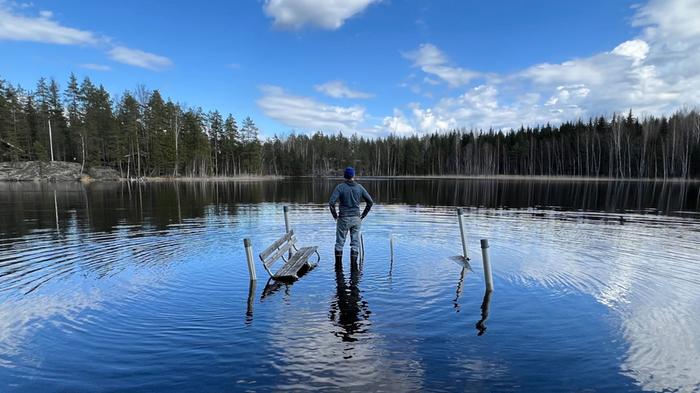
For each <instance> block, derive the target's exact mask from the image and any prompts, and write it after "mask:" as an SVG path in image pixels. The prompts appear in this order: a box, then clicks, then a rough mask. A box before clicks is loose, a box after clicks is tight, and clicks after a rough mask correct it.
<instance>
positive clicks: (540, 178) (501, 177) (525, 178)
mask: <svg viewBox="0 0 700 393" xmlns="http://www.w3.org/2000/svg"><path fill="white" fill-rule="evenodd" d="M328 178H333V179H340V178H341V177H339V176H328ZM358 179H361V180H516V181H567V182H644V183H649V182H655V183H698V182H700V179H683V178H677V177H674V178H666V179H664V178H616V177H590V176H542V175H535V176H527V175H425V176H423V175H410V176H358Z"/></svg>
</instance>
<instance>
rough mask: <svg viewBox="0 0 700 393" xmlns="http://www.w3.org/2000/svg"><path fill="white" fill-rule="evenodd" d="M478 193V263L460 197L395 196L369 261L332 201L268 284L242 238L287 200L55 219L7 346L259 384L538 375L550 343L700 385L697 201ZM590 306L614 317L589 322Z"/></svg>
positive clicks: (419, 385)
mask: <svg viewBox="0 0 700 393" xmlns="http://www.w3.org/2000/svg"><path fill="white" fill-rule="evenodd" d="M465 212H466V213H465V224H466V225H465V229H466V233H467V236H468V239H469V251H470V257H471V261H470V269H465V270H462V265H461V264H459V263H455V261H454V256H455V255H456V254H459V253H460V252H461V245H460V241H459V230H458V227H457V222H456V217H455V214H454V209H453V208H442V207H416V206H403V205H393V206H377V208H376V209H375V210H374V211H373V214H372V216H370V218H369V219H368V220H366V222H365V223H364V235H365V242H366V247H367V260H366V261H365V262H364V265H363V267H362V269H361V270H360V271H354V270H353V269H351V268H350V267H349V266H348V263H347V256H346V262H345V265H344V268H343V270H342V271H340V270H336V269H335V267H334V265H333V261H332V257H331V256H332V243H333V238H334V228H333V225H332V221H330V219H329V218H328V215H327V210H326V208H325V206H323V205H297V206H293V208H292V209H291V214H290V218H291V221H292V223H293V226H294V228H295V231H296V232H297V233H299V234H300V236H299V238H300V242H301V243H303V244H319V245H321V249H320V252H321V254H322V255H323V256H324V258H323V259H322V261H321V264H320V265H319V267H318V268H317V269H315V270H313V271H311V272H310V273H309V274H308V276H307V277H304V278H303V279H302V280H300V281H299V282H297V283H295V284H294V285H289V286H285V285H280V286H276V287H270V288H266V285H265V282H264V278H265V277H262V275H264V274H265V273H264V272H263V271H262V270H260V269H259V270H258V276H259V282H258V283H257V284H256V285H255V287H254V290H253V291H252V294H253V297H252V298H251V299H248V292H249V286H248V273H247V270H246V265H245V262H244V261H245V260H244V256H243V251H242V239H243V237H250V238H251V239H252V241H253V245H254V248H255V252H259V251H260V250H261V249H262V248H263V246H264V245H266V244H269V243H271V242H272V241H274V240H275V239H276V238H277V237H278V236H279V235H280V234H281V232H282V231H283V228H284V221H283V218H282V215H281V214H280V208H279V206H278V205H276V204H260V205H241V206H238V209H237V211H236V214H228V213H227V214H221V213H216V212H213V211H212V212H210V214H208V215H207V216H206V217H203V218H199V219H190V220H185V221H183V222H181V223H176V224H172V225H168V226H167V227H165V228H155V227H149V226H146V225H143V226H139V225H123V226H117V227H115V228H114V230H112V231H110V232H90V231H85V230H84V229H82V228H79V227H78V226H76V227H75V228H72V229H71V230H68V231H67V232H66V234H65V235H64V236H57V235H56V233H55V232H54V231H47V230H37V231H35V232H33V233H31V234H28V235H26V236H23V237H19V238H13V239H5V240H3V241H2V242H0V296H2V297H3V302H2V304H1V305H0V316H2V318H0V343H2V344H0V364H2V365H4V366H8V367H14V368H15V370H16V371H15V372H12V373H11V374H12V375H14V376H17V375H20V377H19V378H20V380H23V379H21V378H22V377H21V376H25V377H27V378H29V377H30V376H38V375H44V377H46V378H53V381H54V382H56V383H57V384H58V386H71V381H75V380H80V377H79V376H78V373H77V371H65V370H64V372H63V373H61V372H60V370H62V368H61V364H69V365H73V366H76V370H77V367H78V366H84V365H87V364H90V365H93V367H92V368H91V370H90V371H89V372H88V374H87V376H83V378H86V379H88V380H94V381H108V382H105V385H104V386H106V388H107V389H109V388H110V387H111V388H115V387H120V388H125V389H128V388H148V387H154V386H173V387H175V388H176V387H177V386H186V383H187V381H188V379H187V378H188V377H189V378H192V377H193V376H197V377H198V378H199V379H200V380H202V381H213V383H214V384H213V385H212V386H224V385H223V383H222V381H224V380H226V381H228V382H229V383H230V382H231V380H233V381H238V384H239V385H240V386H248V387H250V388H251V389H254V390H255V389H260V390H265V389H266V388H267V389H278V390H279V389H282V390H300V389H307V388H317V389H320V388H331V389H332V388H337V389H344V388H345V389H347V388H355V389H373V390H381V389H385V390H402V391H417V390H430V389H441V388H449V387H450V386H451V385H449V384H448V385H443V384H444V383H445V382H444V381H446V380H449V381H452V383H457V382H459V383H467V382H469V381H471V382H472V383H481V384H483V385H480V386H482V387H483V388H484V389H486V390H488V389H496V387H498V389H496V390H512V389H514V387H517V386H520V387H530V388H533V389H536V390H540V388H542V387H543V386H542V385H532V381H533V380H535V379H537V378H540V377H542V378H545V376H540V375H535V374H528V371H523V370H525V369H526V367H525V366H526V365H528V364H531V363H528V362H531V361H534V360H533V359H535V358H538V362H540V363H541V364H544V365H545V366H546V365H549V366H556V365H557V364H565V365H568V366H569V367H571V370H572V372H578V373H580V375H581V377H580V378H582V380H581V381H579V382H578V383H580V385H574V387H576V388H579V387H581V388H586V387H590V386H586V385H585V383H586V382H585V381H586V378H588V379H590V380H597V379H596V378H601V380H602V378H604V377H602V376H599V375H604V374H606V372H609V371H610V369H611V368H613V369H616V370H617V372H615V371H614V370H613V372H612V374H611V375H618V374H620V373H621V374H623V375H625V376H627V377H628V378H629V379H630V380H632V381H634V383H635V384H636V385H637V386H638V387H640V388H642V389H649V390H664V389H668V390H674V389H675V390H681V391H690V390H693V389H694V388H697V387H698V386H700V385H698V376H700V369H699V368H698V367H700V366H698V365H696V363H697V362H694V359H697V357H698V356H699V355H700V333H698V332H697V331H696V330H697V329H695V327H697V326H700V319H699V318H700V317H699V316H700V279H699V278H698V277H700V266H699V264H698V263H697V256H698V255H699V252H698V244H700V223H699V222H698V221H697V220H696V219H692V218H683V217H668V216H656V215H644V214H623V215H621V214H618V213H614V214H605V213H594V212H566V211H555V210H531V209H523V210H506V209H476V208H472V209H467V210H465ZM391 235H393V236H394V239H395V241H394V248H395V249H394V261H393V263H391V261H390V257H389V237H390V236H391ZM480 238H488V239H489V240H490V243H491V247H490V250H489V251H490V253H491V260H492V263H493V272H494V276H495V277H494V278H495V281H496V283H495V284H496V292H495V293H494V297H493V299H492V301H491V315H490V316H489V319H488V320H487V321H486V325H487V326H488V329H487V330H486V333H485V334H484V335H483V336H481V337H478V338H479V339H480V341H477V340H475V339H476V338H477V337H476V334H477V330H476V329H475V328H474V325H475V323H476V321H477V320H479V317H480V313H481V305H482V300H483V281H482V280H483V278H482V270H481V255H480V249H479V246H478V240H479V239H480ZM589 303H594V305H591V304H589ZM557 307H558V308H557ZM601 310H603V311H601ZM543 313H546V318H544V317H543V316H542V315H541V314H543ZM606 313H609V318H610V320H607V319H605V318H607V317H605V316H604V315H608V314H606ZM582 320H583V321H586V323H587V324H592V325H593V324H594V325H595V326H596V328H597V329H607V330H605V331H607V333H601V332H600V331H588V330H586V328H585V327H582V325H583V323H582ZM610 325H614V326H612V327H611V326H610ZM506 328H509V329H512V330H510V331H505V330H504V329H506ZM571 332H577V333H579V334H580V336H576V337H573V336H572V333H571ZM609 336H610V337H612V339H611V338H609ZM606 340H607V341H606ZM614 340H620V341H621V343H619V344H616V343H615V342H614ZM603 344H606V345H607V346H608V347H613V348H618V349H619V350H620V351H621V353H619V354H614V355H615V356H617V357H616V358H615V357H614V356H613V358H614V359H617V360H615V361H616V362H617V363H614V364H610V362H611V360H609V359H608V358H604V355H605V353H603V354H590V353H586V352H583V353H584V354H586V355H588V356H590V359H589V362H588V364H587V365H584V364H583V363H580V362H578V361H577V360H576V359H575V358H576V356H573V355H572V354H578V355H579V358H580V357H581V356H580V355H581V351H586V350H589V349H590V348H601V351H603V352H604V351H605V345H603ZM76 347H80V348H82V349H81V351H74V350H73V348H76ZM552 348H558V349H556V350H553V349H552ZM32 351H34V352H32ZM30 353H34V355H30ZM105 354H109V356H105ZM557 356H559V357H561V358H565V359H567V361H566V362H563V361H561V360H557V359H558V358H557ZM571 356H573V357H574V359H573V360H571V359H569V357H571ZM611 356H612V355H611ZM58 357H61V358H62V359H64V360H63V362H64V363H61V362H59V361H58ZM567 362H568V363H567ZM136 365H140V368H137V367H136ZM524 367H525V368H524ZM577 367H579V368H577ZM545 368H548V367H545ZM439 369H442V370H439ZM548 369H551V368H548ZM135 370H138V371H135ZM236 370H239V371H236ZM246 370H248V371H250V372H246ZM533 372H534V371H533ZM2 375H8V374H2ZM548 378H553V379H556V378H558V377H557V375H556V374H555V375H553V376H549V377H548ZM562 378H563V376H562ZM609 378H613V377H609ZM109 381H112V382H109ZM173 381H175V382H173ZM217 381H218V382H220V383H222V384H220V385H217V384H216V383H215V382H217ZM441 381H443V382H441ZM504 381H505V382H504ZM607 382H609V381H607ZM441 383H442V384H441ZM610 383H612V385H611V386H613V387H618V388H619V387H620V385H619V384H618V385H615V383H616V382H610ZM159 384H160V385H159ZM553 386H559V385H556V384H555V385H553ZM625 389H627V388H624V389H623V390H625ZM175 390H177V389H175Z"/></svg>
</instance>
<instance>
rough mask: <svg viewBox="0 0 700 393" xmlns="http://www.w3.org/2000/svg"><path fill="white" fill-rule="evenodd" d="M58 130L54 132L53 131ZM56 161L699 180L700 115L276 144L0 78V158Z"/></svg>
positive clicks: (197, 114) (228, 125) (122, 103)
mask: <svg viewBox="0 0 700 393" xmlns="http://www.w3.org/2000/svg"><path fill="white" fill-rule="evenodd" d="M49 130H50V132H49ZM51 148H53V155H54V159H55V160H60V161H71V162H79V163H83V164H84V165H85V166H109V167H112V168H115V169H117V170H118V171H120V172H121V174H122V176H125V177H126V176H135V177H139V176H170V175H172V176H211V175H216V176H231V175H237V174H275V175H326V174H340V173H342V169H343V168H344V167H346V166H348V165H352V166H354V167H355V168H356V169H357V172H358V174H361V175H365V176H367V175H389V176H392V175H539V176H592V177H599V176H604V177H614V178H699V177H700V115H699V114H698V112H697V111H687V110H685V111H678V112H676V113H675V114H673V115H671V116H670V117H659V118H656V117H646V118H644V119H638V118H636V117H634V116H633V114H632V112H631V111H630V112H629V113H628V114H627V115H626V116H620V115H615V116H613V118H612V119H606V118H604V117H599V118H596V119H589V120H588V121H587V122H582V121H580V120H579V121H576V122H567V123H564V124H561V125H559V126H550V125H549V124H548V125H545V126H537V127H531V128H530V127H529V128H520V129H518V130H508V131H493V130H489V131H488V132H481V131H476V130H470V131H466V130H453V131H451V132H441V133H437V132H436V133H432V134H427V135H412V136H402V137H396V136H393V135H391V136H388V137H383V138H373V139H367V138H362V137H359V136H358V135H352V136H350V137H346V136H344V135H343V134H342V133H340V134H337V135H326V134H324V133H322V132H320V131H319V132H316V133H314V134H312V135H297V134H294V133H292V134H290V135H288V136H285V137H283V138H279V137H277V136H274V137H272V138H269V139H267V140H265V141H261V140H260V138H259V130H258V128H257V127H256V125H255V123H254V122H253V120H252V119H251V118H249V117H247V118H245V119H244V120H243V121H242V122H241V124H240V125H239V124H238V122H237V121H236V119H235V118H234V117H233V116H232V115H230V114H229V115H227V116H226V118H224V117H223V116H222V115H221V113H219V112H218V111H216V110H214V111H211V112H208V113H205V112H203V111H202V109H201V108H189V107H188V108H184V107H182V106H181V105H180V104H177V103H174V102H173V101H171V100H170V99H168V100H167V101H165V100H164V99H163V98H162V96H161V94H160V92H159V91H158V90H154V91H150V90H147V89H146V88H145V87H143V86H140V87H139V88H137V89H136V91H133V92H132V91H125V92H124V93H123V94H122V95H121V96H115V97H110V94H109V93H108V92H107V91H106V90H105V89H104V87H103V86H101V85H100V86H96V85H94V84H93V83H92V81H91V80H90V79H88V78H85V79H84V80H83V81H82V82H80V83H79V82H78V80H77V79H76V77H75V75H73V74H71V75H70V78H69V80H68V85H67V86H66V88H65V89H64V90H63V91H61V89H60V87H59V85H58V83H57V82H56V81H55V80H53V79H51V80H47V79H45V78H41V79H39V81H38V83H37V86H36V89H35V90H34V91H27V90H24V89H22V88H21V87H19V86H13V85H12V84H10V83H8V82H6V81H3V80H0V160H5V161H8V160H12V161H18V160H49V159H50V153H51V150H52V149H51Z"/></svg>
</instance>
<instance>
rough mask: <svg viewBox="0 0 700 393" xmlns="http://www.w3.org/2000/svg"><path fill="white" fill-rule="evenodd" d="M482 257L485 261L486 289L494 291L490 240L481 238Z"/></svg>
mask: <svg viewBox="0 0 700 393" xmlns="http://www.w3.org/2000/svg"><path fill="white" fill-rule="evenodd" d="M481 259H482V260H483V262H484V281H486V290H487V291H488V292H492V291H493V277H492V276H491V262H490V261H489V240H488V239H481Z"/></svg>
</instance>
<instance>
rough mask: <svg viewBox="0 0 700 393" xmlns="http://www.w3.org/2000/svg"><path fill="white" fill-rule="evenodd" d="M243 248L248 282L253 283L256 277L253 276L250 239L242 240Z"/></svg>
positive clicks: (253, 268) (253, 267)
mask: <svg viewBox="0 0 700 393" xmlns="http://www.w3.org/2000/svg"><path fill="white" fill-rule="evenodd" d="M243 246H244V247H245V255H246V258H247V259H248V273H250V280H251V281H255V280H257V277H256V276H255V265H254V264H253V245H252V244H251V243H250V239H243Z"/></svg>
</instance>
